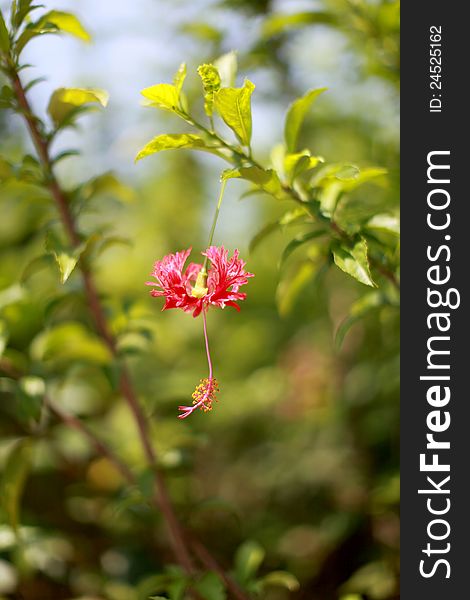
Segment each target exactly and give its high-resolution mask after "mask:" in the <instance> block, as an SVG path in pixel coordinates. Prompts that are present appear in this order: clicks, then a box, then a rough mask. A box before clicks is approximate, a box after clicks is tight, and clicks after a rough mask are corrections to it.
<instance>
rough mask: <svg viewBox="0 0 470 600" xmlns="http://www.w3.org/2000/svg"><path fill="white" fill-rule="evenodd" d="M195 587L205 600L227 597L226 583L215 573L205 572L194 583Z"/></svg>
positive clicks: (218, 599)
mask: <svg viewBox="0 0 470 600" xmlns="http://www.w3.org/2000/svg"><path fill="white" fill-rule="evenodd" d="M194 587H195V589H196V591H198V592H199V593H200V594H201V596H202V598H204V600H225V599H226V598H227V594H226V592H225V587H224V584H223V582H222V581H221V579H220V577H219V576H218V575H216V574H215V573H212V572H211V573H205V574H204V575H203V576H202V577H201V579H200V580H199V581H197V582H196V583H195V584H194Z"/></svg>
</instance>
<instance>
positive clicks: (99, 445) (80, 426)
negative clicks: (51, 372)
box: [44, 397, 136, 484]
mask: <svg viewBox="0 0 470 600" xmlns="http://www.w3.org/2000/svg"><path fill="white" fill-rule="evenodd" d="M44 404H45V405H46V406H47V408H48V409H49V410H50V412H51V413H52V414H53V415H55V416H56V417H57V418H58V419H60V420H61V421H63V423H65V425H68V426H69V427H71V428H72V429H76V430H77V431H79V432H80V433H81V434H82V435H83V436H84V437H86V439H87V440H88V441H89V442H90V444H91V446H92V447H93V448H94V449H95V450H96V451H97V452H98V454H101V455H102V456H104V457H105V458H107V459H108V460H109V461H110V462H111V463H112V464H113V465H114V466H115V467H116V469H117V470H118V471H119V473H120V474H121V475H122V477H123V478H124V480H125V481H127V482H128V483H131V484H135V482H136V479H135V477H134V474H133V473H132V471H131V470H130V469H129V467H128V466H127V465H126V463H124V462H123V461H122V460H121V459H120V458H119V457H118V456H116V454H114V452H113V451H112V450H111V448H109V446H107V445H106V444H104V443H103V442H102V441H101V440H99V438H97V437H96V436H95V435H94V433H93V432H92V431H90V429H88V427H87V426H86V425H85V424H84V423H83V421H81V420H80V419H78V418H77V417H75V416H74V415H71V414H69V413H66V412H65V411H63V410H61V409H60V408H59V407H58V406H56V405H55V404H54V403H53V402H52V401H51V400H50V399H49V398H47V397H45V398H44Z"/></svg>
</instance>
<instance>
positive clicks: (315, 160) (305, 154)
mask: <svg viewBox="0 0 470 600" xmlns="http://www.w3.org/2000/svg"><path fill="white" fill-rule="evenodd" d="M323 162H325V161H324V159H323V158H322V157H321V156H311V155H310V151H309V150H302V152H296V153H293V154H286V155H285V157H284V165H283V166H284V171H285V173H286V175H287V179H288V180H289V182H290V183H293V181H294V180H295V179H296V178H297V177H298V176H299V175H301V174H302V173H305V172H306V171H310V170H311V169H314V168H315V167H316V166H318V165H319V164H320V163H323Z"/></svg>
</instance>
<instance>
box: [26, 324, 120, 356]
mask: <svg viewBox="0 0 470 600" xmlns="http://www.w3.org/2000/svg"><path fill="white" fill-rule="evenodd" d="M31 355H32V357H33V359H35V360H39V361H45V362H46V363H48V362H50V361H52V362H56V363H57V364H58V365H62V364H63V363H69V362H71V363H74V362H77V361H84V362H89V363H92V364H99V365H105V364H108V363H110V362H111V360H112V355H111V352H110V350H109V348H108V347H107V346H105V344H104V342H102V340H101V339H100V338H98V337H97V336H96V335H94V334H93V333H91V332H90V331H88V329H86V328H85V327H84V326H83V325H82V324H81V323H76V322H66V323H60V324H59V325H56V326H55V327H52V328H50V329H47V330H45V331H42V332H41V333H40V334H39V335H38V336H36V338H35V339H34V340H33V342H32V344H31Z"/></svg>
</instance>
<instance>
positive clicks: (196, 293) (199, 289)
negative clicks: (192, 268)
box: [191, 269, 208, 298]
mask: <svg viewBox="0 0 470 600" xmlns="http://www.w3.org/2000/svg"><path fill="white" fill-rule="evenodd" d="M206 285H207V271H206V270H205V269H201V270H200V271H199V273H198V276H197V278H196V283H195V285H194V287H193V289H192V290H191V296H193V297H194V298H204V296H205V295H206V294H207V292H208V288H207V287H206Z"/></svg>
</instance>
